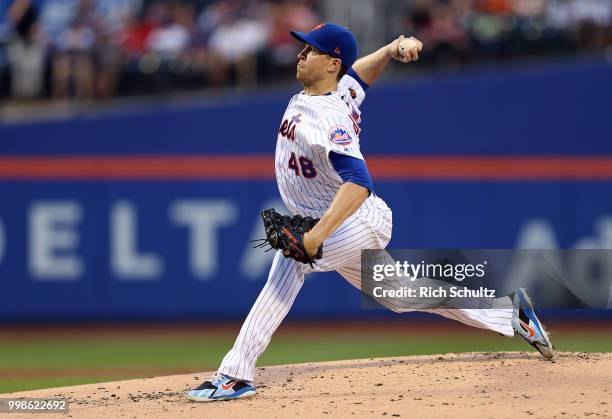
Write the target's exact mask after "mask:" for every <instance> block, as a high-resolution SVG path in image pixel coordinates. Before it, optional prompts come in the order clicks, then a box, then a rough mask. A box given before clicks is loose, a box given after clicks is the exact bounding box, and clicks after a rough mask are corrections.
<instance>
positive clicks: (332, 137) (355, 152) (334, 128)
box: [315, 112, 363, 160]
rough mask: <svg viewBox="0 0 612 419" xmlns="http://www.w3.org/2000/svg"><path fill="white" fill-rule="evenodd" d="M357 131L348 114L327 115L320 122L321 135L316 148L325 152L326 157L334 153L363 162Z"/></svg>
mask: <svg viewBox="0 0 612 419" xmlns="http://www.w3.org/2000/svg"><path fill="white" fill-rule="evenodd" d="M357 129H358V128H357V126H356V124H355V122H354V121H353V120H352V119H351V117H350V116H349V115H348V112H347V114H346V115H343V114H331V115H326V116H325V117H323V118H321V120H320V128H319V135H318V136H317V140H316V144H315V146H316V147H317V148H319V149H320V150H321V151H324V152H325V154H326V155H329V153H330V152H332V151H333V152H335V153H338V154H344V155H347V156H351V157H355V158H358V159H360V160H363V155H362V154H361V150H360V147H359V136H358V134H357V132H356V130H357Z"/></svg>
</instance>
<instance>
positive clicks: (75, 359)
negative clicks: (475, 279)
mask: <svg viewBox="0 0 612 419" xmlns="http://www.w3.org/2000/svg"><path fill="white" fill-rule="evenodd" d="M462 330H464V329H462ZM233 338H234V336H233V334H229V333H223V334H218V333H217V334H215V335H211V336H197V335H195V336H194V335H176V336H172V335H170V336H158V337H156V336H155V335H140V334H139V335H134V336H130V335H126V334H125V333H124V334H121V335H117V336H100V337H92V336H88V337H84V338H78V337H75V336H71V337H70V338H67V339H64V338H59V337H58V338H57V339H50V337H49V336H48V335H47V336H46V337H44V338H40V339H37V338H32V337H30V338H28V339H23V340H16V339H15V338H12V339H11V340H9V341H4V340H0V393H4V392H12V391H20V390H29V389H37V388H48V387H57V386H65V385H74V384H84V383H92V382H101V381H111V380H116V379H120V378H134V377H143V376H150V375H158V374H163V373H171V372H188V371H191V372H195V371H207V370H214V369H215V368H216V367H217V366H218V364H219V362H220V360H221V359H222V357H223V355H224V354H225V353H226V352H227V350H228V349H229V348H230V347H231V345H232V343H233ZM555 345H556V347H557V349H558V350H562V351H584V352H612V336H610V334H609V333H598V332H596V331H592V332H588V333H581V334H577V333H571V334H569V333H564V334H562V335H560V336H555ZM516 350H530V348H529V347H528V346H527V345H526V344H525V343H523V342H522V341H521V340H520V339H518V338H514V339H508V338H504V337H501V336H495V335H493V334H490V333H486V332H480V331H475V332H471V331H469V332H466V333H452V334H450V335H449V334H445V333H440V332H436V333H432V334H428V335H423V334H422V333H412V334H406V335H402V332H401V330H400V329H398V330H397V331H396V332H391V331H390V332H389V333H380V332H376V333H374V334H373V335H371V336H370V335H368V334H367V333H365V332H364V333H360V334H359V335H357V336H354V333H353V334H349V333H342V332H340V333H339V334H336V335H334V334H329V333H327V334H325V335H316V336H314V337H313V336H312V334H307V335H299V334H282V333H281V334H280V335H279V336H276V337H275V338H274V339H273V340H272V343H271V344H270V346H269V347H268V349H267V351H266V352H265V353H264V355H263V356H262V357H261V358H260V360H259V363H258V365H259V366H263V365H276V364H287V363H299V362H316V361H330V360H342V359H354V358H371V357H389V356H405V355H424V354H436V353H448V352H468V351H516ZM122 369H125V371H121V370H122Z"/></svg>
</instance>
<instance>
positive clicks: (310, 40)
mask: <svg viewBox="0 0 612 419" xmlns="http://www.w3.org/2000/svg"><path fill="white" fill-rule="evenodd" d="M289 33H290V34H291V36H293V37H294V38H295V39H297V40H298V41H301V42H303V43H305V44H308V45H312V46H313V47H315V48H316V49H318V50H319V51H323V52H324V53H326V54H329V55H331V56H332V57H336V58H340V60H341V61H342V65H343V66H344V67H346V68H351V66H352V65H353V63H354V62H355V60H356V59H357V41H356V40H355V37H354V36H353V34H352V33H351V31H349V30H348V29H347V28H345V27H344V26H340V25H336V24H335V23H319V24H318V25H317V26H315V27H314V29H313V30H312V31H310V32H308V33H305V32H297V31H289Z"/></svg>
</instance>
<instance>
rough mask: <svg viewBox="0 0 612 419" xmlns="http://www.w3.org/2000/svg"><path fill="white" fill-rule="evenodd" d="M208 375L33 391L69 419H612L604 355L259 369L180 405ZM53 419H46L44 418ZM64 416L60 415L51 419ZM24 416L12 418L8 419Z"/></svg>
mask: <svg viewBox="0 0 612 419" xmlns="http://www.w3.org/2000/svg"><path fill="white" fill-rule="evenodd" d="M209 374H210V373H198V374H186V375H173V376H167V377H156V378H143V379H136V380H126V381H117V382H112V383H103V384H89V385H82V386H74V387H63V388H54V389H46V390H35V391H27V392H19V393H12V394H10V395H9V394H3V395H2V397H3V398H6V397H67V398H68V399H69V401H70V415H71V416H72V417H77V418H101V417H113V418H141V417H147V418H169V417H187V418H189V417H194V418H195V417H227V418H233V417H246V416H248V417H250V418H255V417H266V418H270V417H291V416H300V417H321V416H326V415H334V416H336V417H338V416H340V417H349V416H350V417H358V416H364V417H372V416H389V417H398V416H399V417H414V416H418V417H455V418H456V417H466V416H468V415H470V416H474V417H516V416H530V415H533V416H535V417H564V418H567V417H575V416H591V415H593V416H594V417H611V416H612V354H599V353H559V354H557V356H556V359H555V361H553V362H548V361H544V360H542V359H541V358H540V357H539V355H537V354H535V353H523V352H500V353H463V354H446V355H430V356H411V357H403V358H381V359H365V360H353V361H337V362H323V363H309V364H297V365H283V366H274V367H265V368H259V370H258V378H257V383H258V384H259V386H258V394H257V395H256V396H255V397H254V398H251V399H243V400H233V401H225V402H212V403H196V402H191V401H189V400H187V399H186V398H184V397H183V393H184V391H185V390H187V389H189V388H192V387H194V386H197V385H198V384H199V383H200V382H201V381H202V380H203V379H205V378H207V377H208V376H209ZM49 416H51V415H49ZM52 416H56V417H65V415H61V414H58V415H52ZM18 417H26V416H25V415H17V414H12V415H11V418H14V419H17V418H18Z"/></svg>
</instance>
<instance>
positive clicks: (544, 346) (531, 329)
mask: <svg viewBox="0 0 612 419" xmlns="http://www.w3.org/2000/svg"><path fill="white" fill-rule="evenodd" d="M512 306H513V312H512V328H513V329H514V331H515V332H516V333H518V334H519V335H521V336H522V337H523V339H525V340H526V341H527V343H528V344H530V345H531V346H533V347H534V348H536V349H537V350H538V352H540V354H542V356H543V357H544V358H546V359H552V357H553V355H554V351H553V345H552V343H551V341H550V338H549V337H548V334H547V333H546V330H545V329H544V326H543V325H542V323H541V322H540V320H539V319H538V316H536V314H535V310H534V309H533V304H532V303H531V299H530V298H529V296H528V295H527V292H526V291H525V289H524V288H519V289H517V290H516V291H515V292H514V295H513V296H512Z"/></svg>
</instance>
